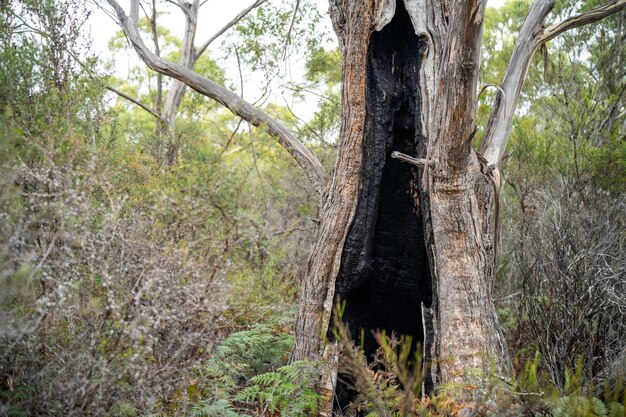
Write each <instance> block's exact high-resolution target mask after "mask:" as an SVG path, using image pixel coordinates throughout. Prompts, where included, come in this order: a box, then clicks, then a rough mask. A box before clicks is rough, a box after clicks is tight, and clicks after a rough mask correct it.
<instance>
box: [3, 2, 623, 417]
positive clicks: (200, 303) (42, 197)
mask: <svg viewBox="0 0 626 417" xmlns="http://www.w3.org/2000/svg"><path fill="white" fill-rule="evenodd" d="M583 3H584V4H579V2H574V1H563V2H561V3H559V7H560V10H561V12H562V13H563V15H569V14H571V13H570V12H571V11H572V10H578V9H579V8H580V7H583V8H590V7H592V6H594V5H596V3H598V2H595V1H588V2H583ZM528 4H529V3H528V2H527V1H509V2H508V3H506V4H505V6H503V7H502V8H500V9H497V10H496V9H490V10H489V11H488V15H487V17H488V20H487V24H486V27H485V31H486V33H485V35H484V39H485V45H486V48H485V55H484V57H483V62H484V68H485V70H484V71H483V80H484V83H485V84H487V83H494V82H497V81H498V80H499V79H501V77H502V72H503V70H504V68H505V64H506V58H507V57H508V55H509V54H510V50H511V47H512V44H513V42H514V39H512V34H513V33H516V28H519V26H520V25H521V21H522V19H523V18H524V16H525V11H526V10H527V8H528ZM284 7H285V6H284V5H281V4H280V2H269V3H266V4H265V5H264V6H263V7H261V8H259V9H258V10H257V11H255V12H253V13H252V14H251V15H249V16H247V17H246V18H245V19H244V20H242V21H241V22H240V23H239V25H238V26H236V28H235V30H234V31H233V33H230V34H229V35H228V37H226V40H225V41H224V43H223V45H222V52H223V53H224V54H227V55H228V56H230V57H234V56H236V57H238V59H239V61H240V64H241V68H242V69H244V70H245V71H246V72H247V73H250V74H256V75H257V76H259V74H260V76H262V77H267V79H271V80H272V82H274V83H275V85H273V88H285V91H291V92H292V93H294V94H295V95H296V98H297V97H300V98H302V97H304V96H305V95H307V94H309V92H310V91H317V92H320V93H321V94H318V95H317V96H314V97H315V98H313V99H311V98H309V99H308V102H309V103H315V104H316V111H315V112H314V114H312V115H311V116H310V117H309V118H308V119H307V120H306V121H303V120H301V119H298V117H296V115H294V114H293V112H292V109H290V108H289V107H288V106H283V105H281V104H277V103H267V104H266V105H265V106H264V109H265V110H266V111H267V112H268V113H271V114H273V115H277V116H280V118H281V119H282V120H286V123H287V124H289V126H290V127H292V128H293V129H292V130H293V131H295V132H297V135H298V136H299V139H300V140H302V141H304V142H307V144H308V145H310V147H311V148H313V149H314V151H315V153H316V154H317V156H318V157H319V158H320V159H321V160H322V161H323V163H324V164H325V165H327V166H328V167H331V166H332V164H333V162H334V159H335V154H336V148H337V135H338V124H339V114H338V112H339V91H340V85H339V84H340V82H341V77H340V74H341V70H340V64H341V63H340V61H341V57H340V53H339V51H338V50H337V49H335V47H333V46H331V47H327V46H326V45H324V44H321V45H320V44H318V43H316V42H314V40H315V39H316V36H323V37H328V34H327V33H321V34H319V32H320V31H322V29H321V28H320V27H319V22H320V21H321V19H322V17H321V16H320V15H319V12H318V11H317V10H315V9H314V8H313V7H312V6H311V5H307V6H303V9H302V10H300V15H299V16H298V17H297V20H296V22H295V24H294V28H293V30H292V32H293V36H294V38H293V39H295V41H294V42H299V43H298V45H299V47H298V48H302V50H297V49H298V48H295V47H290V48H288V51H289V53H292V54H294V55H298V54H300V55H299V57H300V59H302V60H303V62H306V75H305V76H304V79H303V80H298V82H297V83H295V82H289V83H287V82H283V81H284V80H282V79H281V77H283V76H284V75H285V74H284V72H282V71H284V68H283V66H284V63H283V61H282V55H283V54H284V50H283V49H284V48H283V47H284V45H286V43H285V41H284V36H285V34H286V33H287V32H288V30H289V27H290V26H291V19H292V16H293V13H292V9H291V8H288V9H285V8H284ZM87 15H88V10H87V9H86V8H85V6H84V2H83V1H79V0H37V1H35V0H5V1H0V106H1V107H0V190H1V191H0V352H1V353H0V416H29V415H32V416H92V415H93V416H101V415H102V416H105V415H106V416H112V417H131V416H181V415H189V416H216V417H217V416H224V417H235V416H279V415H280V416H306V415H309V414H311V413H315V412H316V410H317V407H318V404H319V401H320V395H319V394H318V393H317V391H316V386H315V381H316V375H318V373H319V372H318V370H319V367H320V366H324V365H325V364H324V363H321V362H320V361H317V362H316V361H314V362H308V361H295V362H291V361H290V357H289V353H290V350H291V346H292V343H293V337H292V334H293V326H294V317H295V311H296V303H297V295H298V288H299V285H300V280H301V277H302V276H303V275H304V271H305V268H306V263H307V256H308V255H309V249H310V246H311V243H312V240H313V239H314V237H315V228H316V224H317V222H318V219H317V216H318V214H317V200H316V197H315V190H314V189H313V187H312V186H311V185H310V184H309V183H308V181H307V179H306V176H305V174H304V173H303V172H301V170H300V169H298V167H297V165H296V163H295V162H294V161H293V160H292V159H291V158H290V156H289V155H288V154H287V153H286V152H285V151H284V150H283V149H282V148H280V147H279V146H278V145H277V144H276V143H275V142H274V140H273V139H271V138H270V137H269V135H268V134H267V133H266V132H264V131H263V130H262V129H257V128H253V127H248V126H247V125H246V124H245V123H242V122H241V121H240V120H239V119H237V118H236V117H235V116H233V115H232V114H230V113H229V112H227V111H224V110H223V109H222V108H221V107H220V106H218V105H216V104H215V103H212V102H210V101H208V100H205V99H202V98H201V97H200V95H198V94H195V93H192V92H191V93H190V92H188V93H187V94H186V96H185V98H184V100H183V102H182V105H181V108H180V110H179V112H178V114H177V118H176V121H175V129H174V136H167V135H159V133H158V132H159V131H158V123H159V122H158V121H157V120H156V119H155V118H154V117H153V116H151V115H150V114H148V113H146V112H145V111H144V110H142V109H141V108H139V107H137V106H135V105H134V104H132V103H130V102H128V101H127V100H126V99H124V98H121V97H119V96H112V95H111V93H110V91H108V90H107V89H106V87H107V86H114V87H115V88H116V89H119V90H121V91H123V92H124V93H126V94H130V95H133V96H134V97H136V98H137V99H138V100H140V101H142V102H145V103H151V104H154V103H155V102H156V100H157V92H156V89H155V88H154V86H155V83H154V80H155V79H156V74H155V73H153V72H152V71H150V70H146V69H145V68H143V67H137V68H133V69H132V70H131V76H130V77H129V78H128V79H127V80H120V79H119V78H117V77H115V76H110V75H107V74H106V73H105V72H104V70H103V69H102V68H103V67H104V65H105V64H106V63H103V62H100V61H99V59H98V58H97V57H94V56H92V55H90V52H89V47H88V42H87V41H86V35H87V34H85V33H84V31H83V30H82V25H83V22H84V20H85V18H86V17H87ZM149 23H150V22H149V21H145V22H144V26H143V28H144V29H145V30H146V31H150V25H149ZM260 33H262V34H264V35H263V36H260V35H259V34H260ZM159 36H160V37H161V39H162V47H163V50H164V51H165V52H164V53H171V54H172V56H175V55H176V53H177V50H176V48H177V47H178V46H179V45H180V44H181V41H180V40H178V39H176V38H175V37H174V36H173V35H172V34H170V33H167V32H165V31H163V32H162V33H159ZM625 36H626V26H625V25H624V16H623V15H620V16H614V17H611V18H608V19H606V20H604V21H602V22H601V23H599V24H598V25H597V26H593V27H591V28H590V27H583V28H581V29H578V30H576V31H572V32H569V33H568V34H567V35H566V36H564V37H563V38H560V40H558V41H556V42H553V43H552V44H551V45H550V46H549V47H548V49H547V50H546V51H545V52H546V53H545V54H543V56H542V57H538V58H537V59H536V60H535V62H534V63H533V65H532V67H531V73H530V75H529V78H528V82H527V83H526V85H525V89H524V94H523V96H522V103H521V104H520V106H519V107H520V111H519V112H518V114H517V116H516V118H515V122H514V131H513V136H512V139H511V143H510V146H509V149H510V150H511V152H512V153H511V156H510V157H509V158H508V159H507V162H506V164H505V166H504V168H503V175H504V178H505V180H506V184H505V185H504V187H503V192H502V197H501V204H502V208H501V209H502V211H503V212H504V213H505V214H506V215H503V216H502V218H503V219H506V221H505V222H504V224H503V225H502V230H501V235H502V236H501V239H500V241H501V242H502V248H501V250H500V252H499V253H500V255H499V256H500V260H499V269H498V275H497V276H498V280H497V282H496V287H495V289H494V291H495V294H496V299H497V304H498V311H499V314H500V320H501V322H502V323H503V325H504V329H505V335H506V337H507V342H508V345H509V350H510V351H511V353H512V354H513V355H514V357H515V368H516V369H515V371H516V378H515V380H511V381H506V385H505V389H502V387H501V384H496V383H495V382H494V384H493V386H494V391H493V392H487V391H486V392H484V393H483V394H484V397H483V398H477V399H476V402H475V404H474V405H475V410H476V414H477V415H511V416H516V415H543V416H549V415H550V416H606V417H617V416H624V415H626V411H625V410H626V395H625V393H626V389H625V386H624V381H623V378H624V375H626V372H625V369H626V257H625V256H624V254H625V253H626V247H625V246H626V235H625V234H624V230H625V227H626V224H625V221H626V220H625V219H626V217H625V216H624V214H625V211H626V169H625V168H626V119H625V116H626V113H625V106H626V79H625V77H624V68H626V48H624V47H623V42H624V38H625ZM281 37H282V38H281ZM125 47H126V44H125V42H124V38H123V37H122V35H121V34H117V35H116V36H115V37H114V38H113V41H112V43H111V48H112V49H113V50H120V49H121V48H125ZM291 48H293V49H291ZM294 59H295V58H294ZM197 66H198V67H199V68H201V69H202V71H205V72H211V74H212V75H213V78H214V79H216V78H217V79H219V80H220V81H223V82H225V83H234V85H238V83H239V79H237V78H236V77H235V79H230V78H229V75H232V74H228V71H227V70H226V68H225V65H224V64H223V63H222V62H220V61H218V60H216V59H214V58H213V57H212V56H211V55H206V56H204V58H203V59H202V60H200V61H198V62H197ZM169 82H170V81H168V80H163V83H164V84H163V88H166V87H168V86H169V84H167V83H169ZM492 99H493V95H490V93H485V94H483V95H482V96H481V98H480V106H481V109H480V110H479V113H480V117H481V120H480V121H479V125H480V126H485V125H486V122H487V118H488V116H489V111H488V109H489V106H490V103H491V100H492ZM282 104H284V103H282ZM155 107H156V106H155ZM172 138H174V140H173V139H172ZM166 148H167V149H168V151H167V152H166V154H167V155H168V157H164V152H163V149H166ZM173 156H175V157H173ZM335 332H336V334H335V336H336V337H337V338H338V339H339V340H341V341H342V342H343V344H344V346H345V347H346V350H345V353H344V354H343V355H342V358H341V364H342V368H341V369H342V371H341V372H342V373H343V374H344V375H345V377H344V378H346V380H345V382H346V383H347V384H350V386H351V388H352V389H354V390H355V391H356V392H357V395H356V396H355V399H354V401H353V402H352V404H351V406H350V407H349V409H348V410H345V413H346V414H345V415H367V416H404V415H418V416H444V415H454V414H455V413H457V412H458V411H459V409H458V407H457V404H455V403H454V402H452V401H450V400H449V399H448V397H449V395H448V394H449V393H450V392H451V391H452V390H463V389H466V388H467V387H462V386H461V387H460V386H446V387H443V388H442V389H441V390H440V392H439V393H438V395H436V396H433V397H430V398H422V396H421V394H420V393H421V390H422V383H423V382H424V381H423V376H422V374H421V372H420V371H419V370H420V369H421V364H422V360H421V358H419V357H410V355H409V354H408V352H409V350H410V349H409V348H407V346H408V345H410V341H407V340H405V339H404V338H402V337H401V335H395V334H385V333H384V332H382V333H379V334H377V336H376V338H377V341H378V342H379V344H380V348H379V351H378V354H377V356H376V359H375V360H374V362H371V361H369V362H368V360H367V359H366V358H365V357H364V355H363V353H362V349H361V348H360V347H359V343H358V342H359V341H356V344H355V341H351V340H349V338H348V337H347V334H348V332H347V331H346V329H345V327H344V326H343V325H342V324H341V323H337V324H336V329H335ZM407 343H408V345H407ZM477 378H482V379H489V378H490V376H489V375H482V374H480V375H479V374H477ZM500 382H501V381H500ZM496 385H497V387H498V388H497V389H496ZM496 391H497V392H496ZM496 400H497V401H496Z"/></svg>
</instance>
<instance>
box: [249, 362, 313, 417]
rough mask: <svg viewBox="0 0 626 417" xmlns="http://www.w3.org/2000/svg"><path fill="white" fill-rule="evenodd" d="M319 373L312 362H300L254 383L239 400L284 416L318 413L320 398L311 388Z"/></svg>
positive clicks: (267, 374)
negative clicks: (254, 403)
mask: <svg viewBox="0 0 626 417" xmlns="http://www.w3.org/2000/svg"><path fill="white" fill-rule="evenodd" d="M316 375H317V369H316V367H315V366H314V365H313V364H312V363H311V362H306V361H298V362H294V363H292V364H290V365H286V366H283V367H281V368H278V369H277V370H276V371H275V372H267V373H264V374H260V375H257V376H255V377H253V378H251V379H250V383H251V384H252V385H251V386H249V387H247V388H246V389H244V390H243V391H241V392H240V393H239V394H238V395H237V400H239V401H242V402H246V403H252V402H256V403H257V404H258V405H259V406H261V407H263V408H265V409H267V410H268V411H270V412H272V413H276V412H280V415H281V416H290V417H291V416H294V417H296V416H306V415H308V414H310V413H315V412H316V411H317V406H318V403H319V400H320V396H319V395H318V394H317V393H316V392H315V390H314V389H313V387H312V386H311V385H310V381H313V380H315V377H316Z"/></svg>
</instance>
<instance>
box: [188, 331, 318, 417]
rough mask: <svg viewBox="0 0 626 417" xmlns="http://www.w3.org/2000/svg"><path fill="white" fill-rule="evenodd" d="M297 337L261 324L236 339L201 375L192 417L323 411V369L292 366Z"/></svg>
mask: <svg viewBox="0 0 626 417" xmlns="http://www.w3.org/2000/svg"><path fill="white" fill-rule="evenodd" d="M292 344H293V337H292V336H291V335H289V334H286V333H284V331H281V330H280V329H279V328H277V326H271V325H269V324H257V325H254V326H253V327H252V328H251V329H250V330H246V331H242V332H237V333H233V334H231V335H230V336H229V337H228V338H226V339H225V340H224V341H223V342H222V343H221V344H220V345H219V346H218V347H217V348H216V349H215V351H214V353H213V355H212V357H211V359H209V360H208V361H207V362H206V363H205V364H203V365H202V366H200V367H199V368H198V370H197V379H196V380H195V383H194V385H193V386H190V387H187V392H188V393H191V398H192V400H193V401H194V403H193V405H192V406H191V408H190V411H189V414H190V415H191V416H229V417H231V416H232V417H235V416H237V417H240V416H248V415H264V414H265V412H269V413H270V414H271V415H276V413H278V414H279V415H282V416H306V415H308V413H310V412H314V411H315V410H316V409H317V403H318V401H319V396H318V394H317V393H316V392H315V390H314V388H313V385H312V384H313V383H314V381H315V378H316V375H317V374H318V370H317V367H316V365H315V364H314V363H310V362H304V361H300V362H294V363H291V364H287V360H288V357H289V353H290V350H291V346H292Z"/></svg>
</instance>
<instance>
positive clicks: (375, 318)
mask: <svg viewBox="0 0 626 417" xmlns="http://www.w3.org/2000/svg"><path fill="white" fill-rule="evenodd" d="M449 3H450V4H449V6H448V2H440V1H423V0H422V1H420V0H405V1H404V3H403V2H402V1H401V0H400V1H399V2H398V4H395V2H394V0H386V1H384V0H383V1H377V2H352V1H350V2H348V1H343V2H340V1H336V2H331V15H332V18H333V23H334V26H335V30H336V32H337V35H338V37H339V41H340V45H341V47H342V50H343V56H344V61H343V62H344V65H343V107H342V129H341V139H342V140H341V146H340V149H339V159H338V162H337V165H336V168H335V172H334V175H333V178H332V182H331V185H330V188H329V189H328V190H327V194H326V195H325V196H324V198H323V201H322V205H321V215H320V219H321V220H320V226H319V230H318V235H317V240H316V243H315V245H314V248H313V252H312V255H311V258H310V260H309V265H308V271H307V275H306V278H305V280H304V282H303V289H302V292H301V298H300V311H299V314H298V319H297V324H296V343H295V348H294V352H293V359H305V358H320V357H324V358H326V360H327V361H329V362H330V364H329V369H328V372H329V375H325V379H326V380H325V381H324V384H325V385H326V388H327V392H326V395H328V396H331V395H332V390H333V386H332V385H333V384H332V383H331V382H333V378H332V372H333V368H334V366H335V364H333V363H332V362H333V357H334V356H335V354H336V348H335V347H334V344H333V343H332V342H329V343H326V341H327V334H328V327H329V323H330V318H331V311H332V308H333V304H334V303H335V302H336V301H337V299H338V298H339V297H340V298H341V299H344V300H346V312H345V317H344V320H346V321H347V322H348V324H349V325H350V327H351V330H352V331H353V332H354V333H353V335H358V332H359V327H361V328H363V329H364V331H365V334H366V339H367V333H369V331H370V329H376V328H381V329H382V328H386V330H387V331H388V332H390V331H392V330H395V331H397V332H398V333H404V334H409V335H411V336H413V338H414V339H417V340H418V341H419V342H420V343H423V342H424V340H425V339H426V341H427V342H428V340H429V339H430V338H434V345H432V346H430V345H429V344H428V343H426V349H427V351H426V352H425V354H426V356H430V354H432V355H433V356H434V357H436V358H438V361H437V362H436V363H434V364H433V367H432V371H433V375H432V377H433V379H434V381H435V382H436V383H448V382H459V383H462V384H470V383H475V380H474V379H472V378H473V377H470V375H474V376H475V375H476V372H468V368H472V369H479V370H481V371H484V372H485V373H491V372H496V373H497V374H499V375H500V376H507V375H508V374H509V364H508V356H507V354H506V347H505V344H504V339H503V336H502V333H501V330H500V327H499V325H498V320H497V317H496V313H495V310H494V307H493V303H492V294H491V290H492V286H493V280H494V238H493V236H494V235H493V227H492V223H491V222H492V220H491V219H493V216H492V213H491V207H492V202H493V195H494V194H493V191H492V190H493V185H492V182H491V180H490V179H489V178H488V174H487V172H486V167H485V166H484V165H481V163H480V162H479V159H478V157H477V155H475V153H474V152H473V151H472V150H471V146H470V144H471V139H472V137H473V133H474V129H475V126H474V123H473V120H474V116H475V109H476V92H477V91H476V88H477V79H478V69H479V59H480V45H481V35H482V24H483V15H484V7H485V4H484V2H481V1H479V0H474V1H458V2H449ZM393 151H399V152H401V153H404V154H409V156H412V157H417V158H420V159H423V160H425V161H426V162H425V164H423V165H422V166H421V167H417V166H414V165H411V164H406V163H404V162H401V161H399V160H397V159H393V158H392V152H393ZM431 277H432V282H431ZM431 289H432V291H431ZM421 305H423V307H424V309H425V310H427V311H421ZM422 317H426V318H428V317H432V320H433V325H434V327H433V329H434V334H432V335H429V334H426V335H424V332H423V331H422V328H424V327H426V328H428V327H429V326H428V323H421V321H422ZM411 323H413V325H412V324H411ZM415 324H417V326H415ZM427 333H428V332H427ZM425 336H426V337H425ZM369 345H370V346H368V342H367V340H366V341H365V350H366V352H367V351H368V349H370V351H371V349H373V348H375V347H372V346H371V343H369Z"/></svg>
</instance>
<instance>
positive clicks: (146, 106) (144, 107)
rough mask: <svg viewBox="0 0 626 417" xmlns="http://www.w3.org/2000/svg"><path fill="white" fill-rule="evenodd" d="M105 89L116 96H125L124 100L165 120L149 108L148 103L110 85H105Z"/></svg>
mask: <svg viewBox="0 0 626 417" xmlns="http://www.w3.org/2000/svg"><path fill="white" fill-rule="evenodd" d="M106 89H107V90H109V91H111V92H113V93H115V94H117V95H118V96H120V97H122V98H125V99H126V100H128V101H130V102H131V103H133V104H136V105H137V106H139V107H141V108H142V109H144V110H145V111H147V112H148V113H150V114H151V115H153V116H154V117H156V118H157V119H158V120H160V121H162V122H165V120H163V118H162V117H161V115H160V114H159V113H158V112H157V111H156V110H154V109H152V108H150V107H149V106H148V105H146V104H144V103H142V102H141V101H139V100H137V99H136V98H133V97H131V96H129V95H128V94H126V93H122V92H121V91H120V90H118V89H116V88H113V87H111V86H106Z"/></svg>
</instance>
